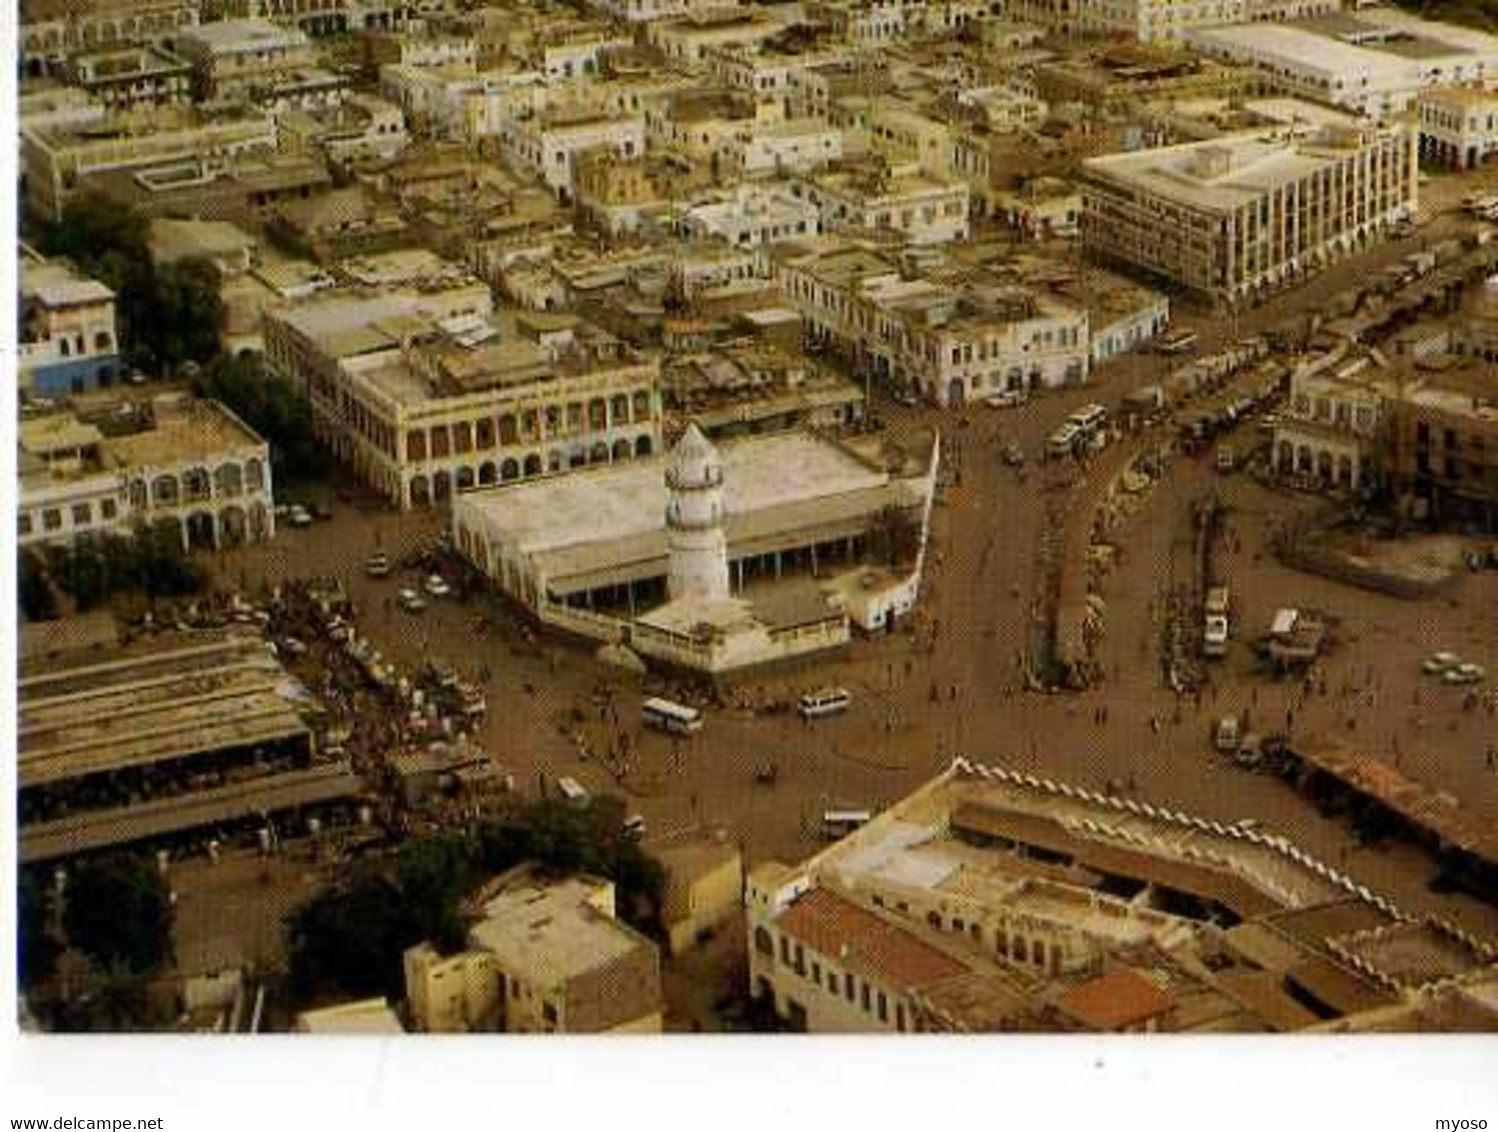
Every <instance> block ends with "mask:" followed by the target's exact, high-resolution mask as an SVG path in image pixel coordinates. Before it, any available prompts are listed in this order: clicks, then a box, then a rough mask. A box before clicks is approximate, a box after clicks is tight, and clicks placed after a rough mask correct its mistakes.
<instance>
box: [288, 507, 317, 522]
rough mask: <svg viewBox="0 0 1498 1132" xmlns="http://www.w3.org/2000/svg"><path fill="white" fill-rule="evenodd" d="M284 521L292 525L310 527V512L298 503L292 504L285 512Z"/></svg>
mask: <svg viewBox="0 0 1498 1132" xmlns="http://www.w3.org/2000/svg"><path fill="white" fill-rule="evenodd" d="M286 521H287V522H288V523H290V524H291V525H292V526H293V527H310V526H311V525H312V513H311V512H310V511H308V510H307V509H306V508H305V507H303V506H302V505H301V504H300V503H295V504H292V507H291V510H290V511H288V512H287V513H286Z"/></svg>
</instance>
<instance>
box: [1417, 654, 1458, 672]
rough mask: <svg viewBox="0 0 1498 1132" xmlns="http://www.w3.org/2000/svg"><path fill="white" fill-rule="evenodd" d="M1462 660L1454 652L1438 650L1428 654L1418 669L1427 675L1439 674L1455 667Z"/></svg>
mask: <svg viewBox="0 0 1498 1132" xmlns="http://www.w3.org/2000/svg"><path fill="white" fill-rule="evenodd" d="M1461 662H1462V658H1461V657H1459V656H1457V655H1456V653H1454V652H1438V653H1436V654H1435V655H1433V656H1428V657H1426V658H1425V661H1424V662H1423V663H1422V664H1421V665H1420V671H1421V672H1424V673H1425V674H1426V675H1427V676H1439V675H1441V673H1443V672H1445V671H1446V670H1447V669H1449V668H1455V667H1456V666H1457V665H1458V664H1460V663H1461Z"/></svg>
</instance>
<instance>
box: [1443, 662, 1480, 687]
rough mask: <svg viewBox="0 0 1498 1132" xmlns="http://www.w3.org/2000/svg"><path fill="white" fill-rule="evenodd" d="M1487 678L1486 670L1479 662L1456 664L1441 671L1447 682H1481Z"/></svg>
mask: <svg viewBox="0 0 1498 1132" xmlns="http://www.w3.org/2000/svg"><path fill="white" fill-rule="evenodd" d="M1487 678H1488V670H1487V669H1486V668H1484V667H1483V666H1482V665H1480V664H1470V663H1469V664H1457V665H1453V666H1452V667H1450V668H1448V669H1447V670H1446V671H1445V672H1443V673H1441V679H1442V680H1443V681H1444V682H1445V683H1447V684H1481V683H1482V682H1483V681H1484V680H1486V679H1487Z"/></svg>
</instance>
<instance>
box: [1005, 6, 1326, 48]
mask: <svg viewBox="0 0 1498 1132" xmlns="http://www.w3.org/2000/svg"><path fill="white" fill-rule="evenodd" d="M1342 7H1343V0H1012V2H1011V3H1010V4H1009V5H1008V6H1007V7H1006V8H1005V15H1006V16H1008V17H1009V18H1010V19H1013V20H1021V21H1023V22H1025V23H1029V24H1038V25H1040V26H1041V27H1045V28H1049V29H1050V30H1052V31H1058V32H1060V33H1062V34H1063V35H1072V36H1079V37H1080V36H1085V37H1101V36H1127V37H1128V38H1130V39H1134V40H1137V41H1138V42H1140V43H1151V42H1159V41H1167V42H1169V41H1177V42H1178V41H1179V40H1180V39H1181V38H1182V37H1183V36H1184V35H1185V33H1186V32H1187V31H1189V30H1191V29H1192V28H1204V27H1216V26H1218V25H1220V24H1236V23H1248V22H1250V21H1261V22H1270V21H1284V20H1294V19H1304V18H1308V17H1312V16H1323V15H1328V14H1331V13H1334V12H1339V11H1341V9H1342Z"/></svg>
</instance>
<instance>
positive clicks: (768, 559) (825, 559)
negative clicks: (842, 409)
mask: <svg viewBox="0 0 1498 1132" xmlns="http://www.w3.org/2000/svg"><path fill="white" fill-rule="evenodd" d="M939 455H940V447H939V439H938V437H937V435H936V433H935V432H934V431H930V432H926V433H923V434H920V435H917V436H914V437H912V438H908V439H904V440H900V441H896V440H893V439H891V438H890V437H889V436H887V435H884V434H868V435H861V436H852V437H844V436H838V437H833V436H829V435H823V434H820V433H814V432H810V431H788V432H778V433H772V434H764V435H753V436H746V437H741V438H736V439H732V440H726V441H724V442H723V443H722V445H721V447H720V446H717V445H714V444H713V443H712V442H711V441H709V440H708V438H707V437H706V436H704V435H703V433H702V432H701V430H700V429H699V428H698V427H697V426H696V425H695V424H690V425H688V426H687V428H686V430H685V431H684V432H683V434H682V435H681V437H680V439H679V440H678V441H677V442H676V444H675V445H674V446H673V447H672V448H671V449H670V451H669V452H668V453H667V454H666V455H665V456H663V457H654V458H648V459H643V460H636V461H631V462H629V463H621V464H613V465H602V466H599V467H597V468H590V469H585V470H581V471H574V472H572V473H570V474H569V475H566V476H558V477H556V478H552V479H541V480H532V481H526V482H521V483H515V484H505V485H500V486H497V487H491V488H483V489H480V490H477V491H470V492H466V493H464V494H462V495H460V496H458V497H457V498H455V499H454V501H453V510H452V526H453V540H454V544H455V545H456V546H457V548H458V550H459V551H460V552H461V553H462V554H463V555H464V557H466V558H467V559H468V560H469V561H470V562H471V563H473V565H474V566H476V567H477V568H478V569H479V570H481V571H482V572H483V573H484V574H486V575H487V576H488V577H490V578H491V579H493V581H494V583H495V584H496V586H497V587H498V588H499V589H500V590H502V591H503V592H504V593H505V594H507V595H508V596H509V597H510V598H511V599H512V600H514V601H515V602H517V603H518V604H519V605H521V606H523V607H524V608H525V609H527V610H528V611H530V612H531V613H532V614H533V615H534V616H535V617H536V618H537V619H538V620H540V621H541V622H542V623H544V624H549V625H553V626H555V627H558V628H561V629H564V630H567V631H569V632H572V633H576V634H579V635H582V636H584V637H587V638H590V639H593V640H597V641H599V642H601V643H605V644H609V645H614V646H623V647H625V648H628V649H629V650H631V651H633V652H634V653H635V654H637V655H638V656H639V657H640V658H642V659H643V660H645V661H646V662H654V663H657V664H659V665H662V666H665V667H671V668H684V669H690V670H695V671H699V672H704V673H708V674H711V675H721V674H724V673H728V672H734V671H739V670H742V669H745V668H749V667H756V666H760V665H764V664H770V663H775V662H778V661H784V660H790V659H793V658H798V657H803V656H806V655H808V654H812V653H816V652H820V651H823V650H826V649H833V648H837V647H839V646H841V645H844V644H846V643H847V642H848V640H849V639H850V637H851V635H852V632H853V631H854V629H855V628H856V629H861V630H864V631H878V630H882V629H887V628H890V627H892V626H893V624H894V623H895V622H896V620H897V619H898V618H900V617H901V616H903V615H904V614H906V613H908V612H909V611H910V610H911V609H912V608H914V605H915V601H916V597H917V595H918V593H919V589H920V578H921V571H922V567H923V565H924V562H925V547H926V540H927V532H928V529H929V526H930V517H931V505H932V500H933V496H934V489H935V483H936V471H937V465H938V461H939ZM896 514H898V515H899V516H900V517H901V518H900V519H899V520H898V521H900V522H902V523H904V524H905V526H906V528H907V529H910V530H914V531H915V532H916V533H917V535H918V537H917V538H916V539H915V540H914V541H915V546H914V549H913V554H912V555H908V556H907V557H906V560H904V561H901V562H899V563H898V564H897V565H892V564H891V563H889V562H887V561H886V562H879V563H874V562H871V561H870V559H871V557H872V556H873V554H872V552H873V551H874V550H876V549H877V547H878V545H879V543H880V540H879V534H880V531H881V529H883V528H884V527H887V525H888V524H890V523H891V522H892V521H896V520H892V518H891V516H892V515H896ZM911 559H913V560H911Z"/></svg>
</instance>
